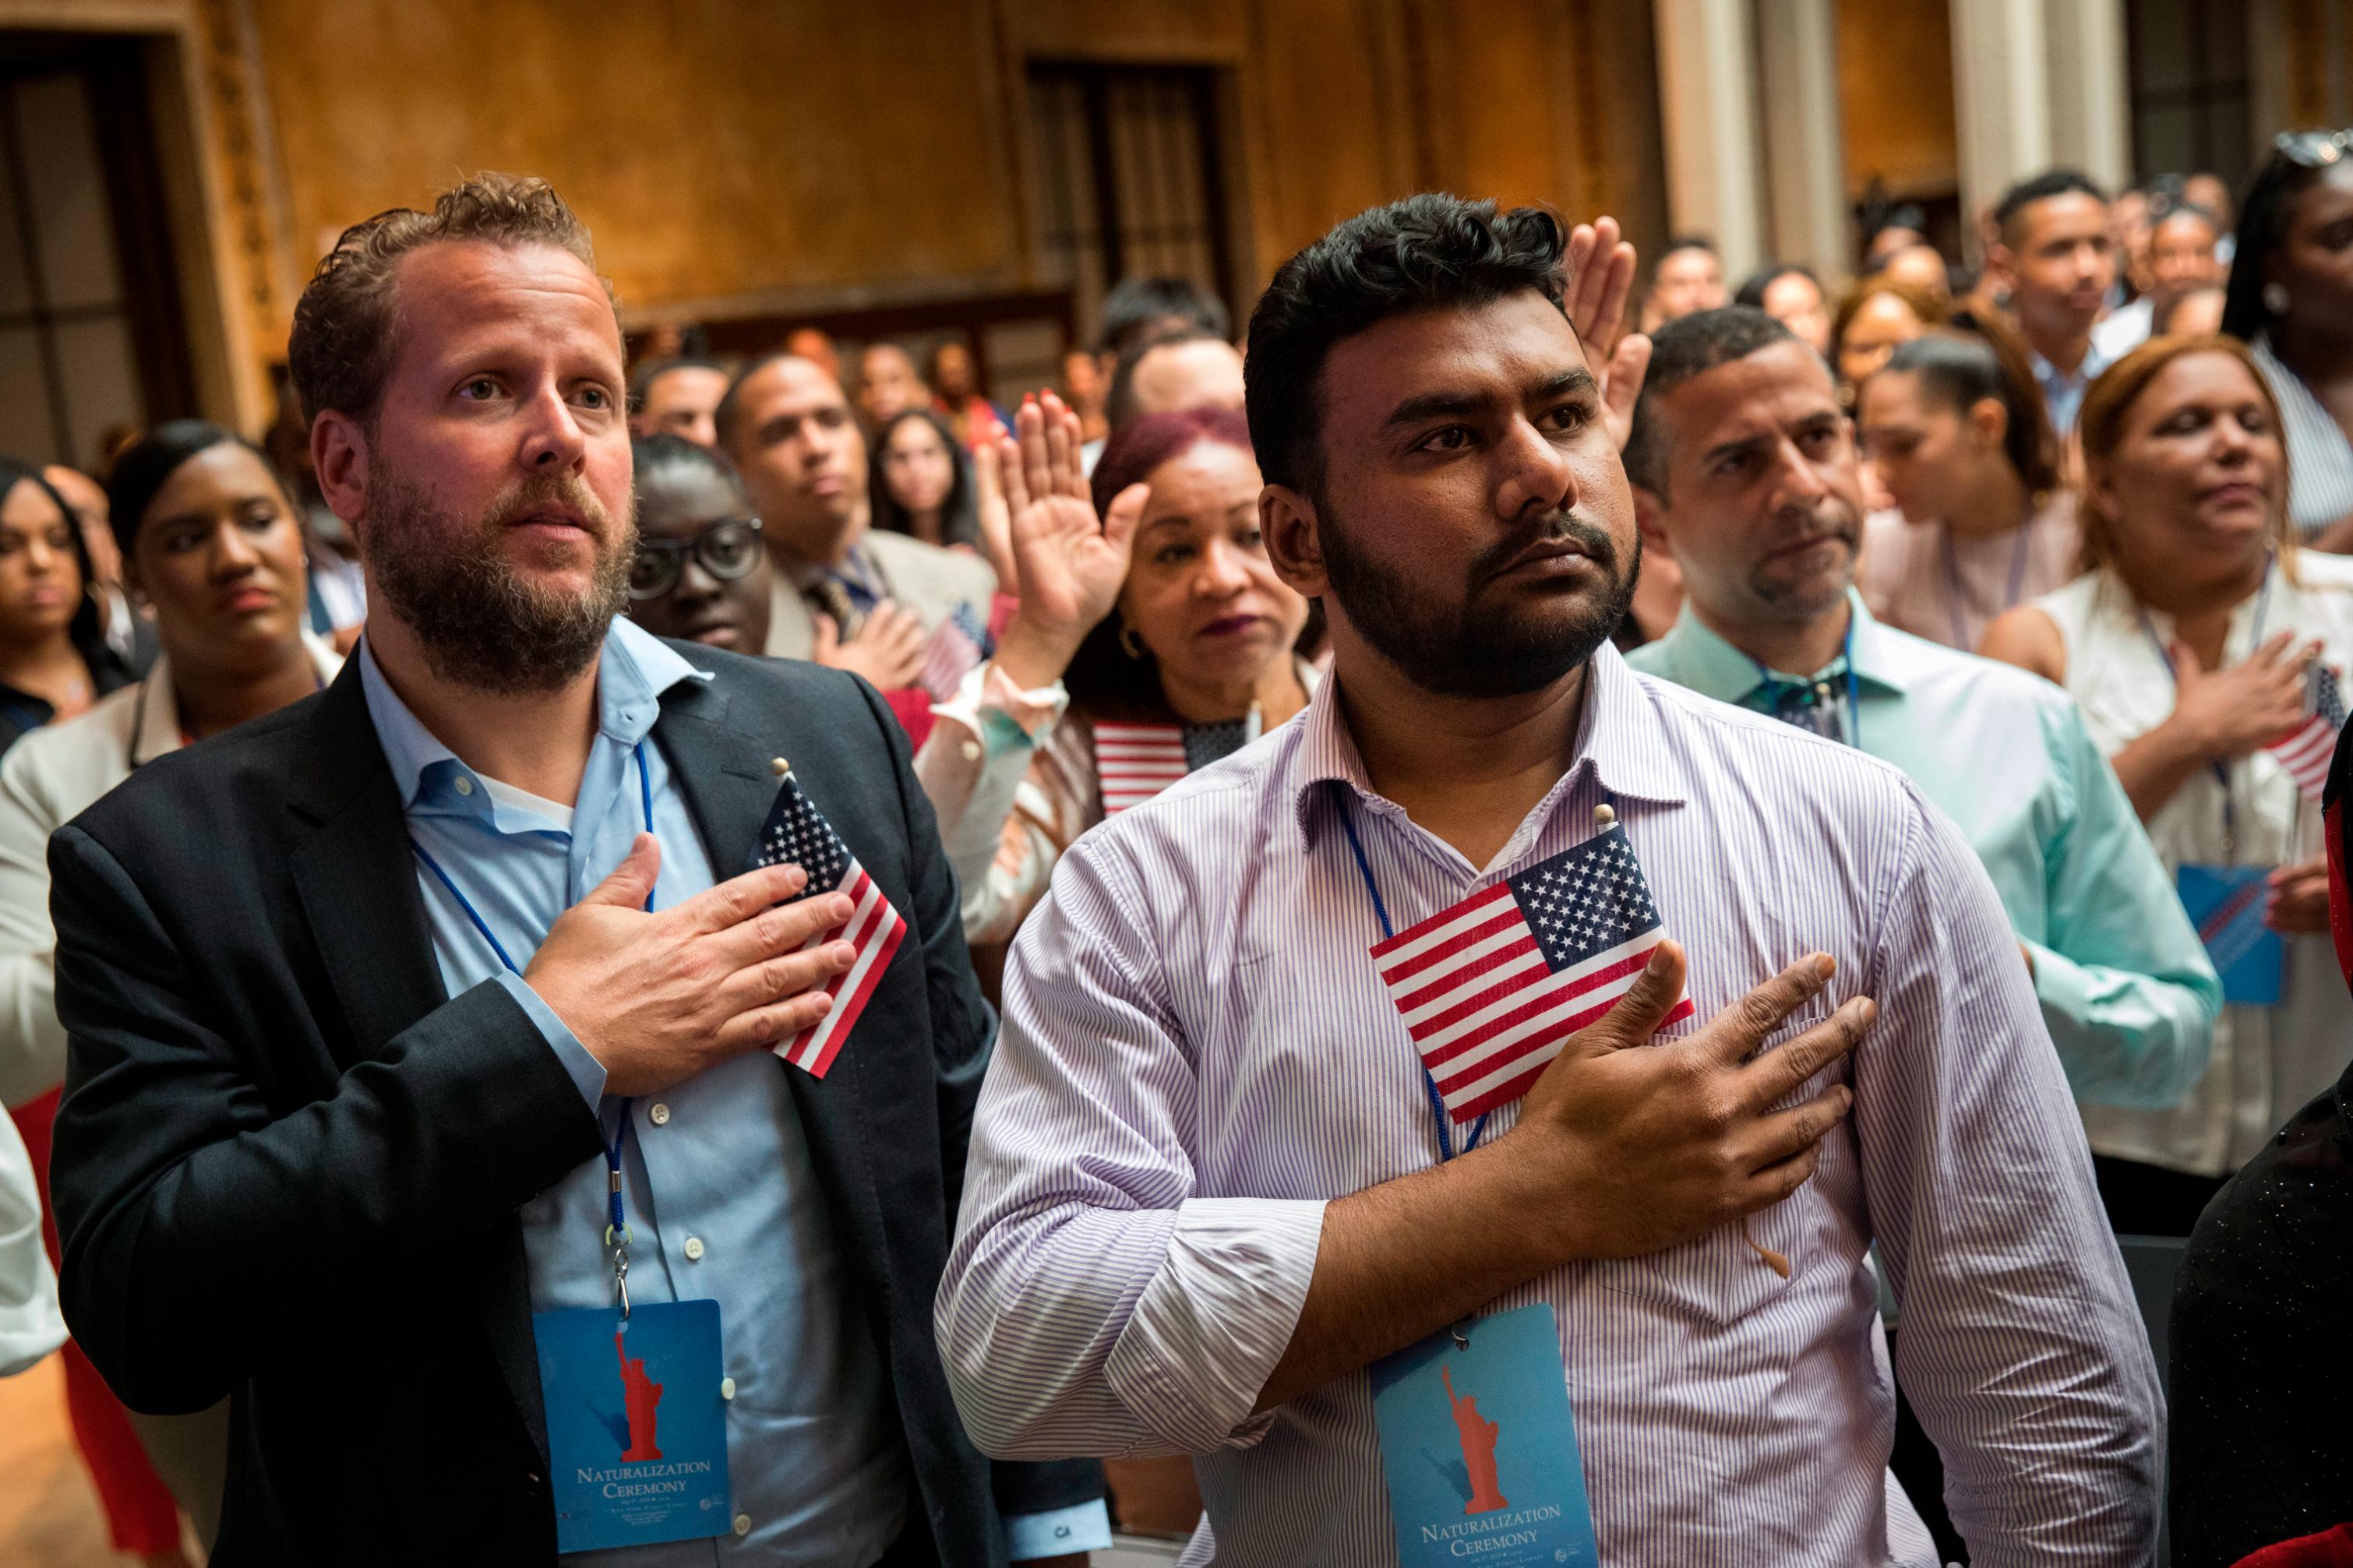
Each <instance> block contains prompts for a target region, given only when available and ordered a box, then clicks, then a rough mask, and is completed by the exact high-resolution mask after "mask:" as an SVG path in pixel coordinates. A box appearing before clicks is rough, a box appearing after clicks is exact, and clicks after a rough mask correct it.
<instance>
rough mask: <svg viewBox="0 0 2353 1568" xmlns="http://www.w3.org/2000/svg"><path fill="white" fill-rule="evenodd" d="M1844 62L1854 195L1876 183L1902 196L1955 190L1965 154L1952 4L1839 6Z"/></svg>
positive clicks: (1927, 0)
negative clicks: (1956, 96)
mask: <svg viewBox="0 0 2353 1568" xmlns="http://www.w3.org/2000/svg"><path fill="white" fill-rule="evenodd" d="M1838 55H1839V98H1840V100H1841V105H1842V120H1843V128H1844V132H1845V135H1844V142H1845V146H1846V186H1847V195H1849V196H1850V197H1853V196H1859V195H1862V192H1863V189H1864V188H1865V187H1866V186H1868V185H1869V184H1871V182H1872V180H1873V177H1874V176H1876V177H1878V178H1881V179H1883V180H1885V181H1886V182H1887V185H1888V188H1889V189H1890V190H1892V191H1894V192H1896V193H1898V194H1904V193H1909V192H1916V191H1949V190H1951V189H1953V188H1954V187H1955V186H1956V185H1957V184H1958V183H1959V180H1960V176H1961V153H1960V133H1959V131H1958V129H1957V122H1956V120H1955V114H1954V107H1953V22H1952V12H1951V8H1950V7H1949V5H1947V3H1946V0H1906V3H1905V4H1904V5H1887V4H1885V3H1884V0H1839V7H1838Z"/></svg>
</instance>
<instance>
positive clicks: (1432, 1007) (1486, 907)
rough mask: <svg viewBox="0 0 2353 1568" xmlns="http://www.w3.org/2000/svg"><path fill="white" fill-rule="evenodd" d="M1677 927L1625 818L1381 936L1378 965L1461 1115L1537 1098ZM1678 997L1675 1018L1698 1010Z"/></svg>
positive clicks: (1460, 1118) (1449, 1107)
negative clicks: (1665, 916)
mask: <svg viewBox="0 0 2353 1568" xmlns="http://www.w3.org/2000/svg"><path fill="white" fill-rule="evenodd" d="M1665 935H1666V932H1665V931H1664V930H1663V929H1662V927H1661V925H1660V921H1659V910H1658V906H1657V905H1655V904H1654V903H1652V902H1651V889H1650V886H1649V884H1648V883H1646V882H1645V881H1644V880H1643V879H1642V868H1641V863H1640V862H1638V861H1637V860H1636V859H1635V858H1634V846H1633V845H1632V844H1631V843H1630V842H1629V841H1628V839H1627V837H1626V829H1625V828H1624V826H1621V825H1618V824H1612V825H1611V826H1609V828H1607V829H1606V830H1604V831H1603V832H1600V833H1598V834H1596V835H1595V836H1594V837H1591V838H1588V839H1587V840H1586V841H1585V842H1584V843H1582V844H1579V845H1577V847H1574V848H1572V849H1566V850H1563V851H1562V852H1561V853H1560V854H1558V855H1556V856H1554V857H1553V858H1551V859H1549V860H1544V861H1540V862H1538V863H1537V864H1536V865H1535V866H1532V867H1530V868H1528V869H1526V870H1525V871H1523V872H1521V873H1520V874H1519V875H1518V876H1516V877H1512V878H1508V879H1505V880H1504V881H1501V882H1498V883H1496V884H1495V885H1494V886H1493V887H1491V888H1487V889H1482V890H1481V891H1479V892H1476V893H1473V894H1472V895H1471V896H1470V897H1469V898H1467V899H1465V900H1462V901H1461V903H1459V904H1456V905H1455V906H1454V907H1453V908H1451V909H1449V910H1440V912H1439V913H1437V914H1434V915H1432V916H1430V918H1429V919H1428V920H1426V921H1421V922H1420V923H1419V924H1418V925H1414V926H1410V927H1409V928H1407V929H1406V930H1404V931H1399V932H1398V933H1397V935H1395V936H1393V937H1390V938H1388V940H1387V941H1385V942H1380V943H1378V944H1377V945H1376V946H1375V947H1374V949H1373V963H1374V964H1375V966H1376V967H1377V968H1378V969H1379V971H1380V974H1381V979H1382V981H1383V983H1385V984H1387V985H1388V988H1389V994H1390V996H1391V997H1393V998H1394V999H1395V1000H1396V1002H1397V1005H1398V1012H1400V1013H1402V1014H1404V1015H1405V1022H1406V1029H1407V1032H1408V1033H1409V1034H1410V1035H1412V1037H1413V1043H1414V1048H1415V1049H1416V1050H1418V1051H1419V1052H1420V1053H1421V1061H1422V1065H1423V1066H1424V1067H1426V1068H1429V1069H1430V1079H1431V1080H1432V1081H1433V1082H1435V1083H1436V1084H1437V1085H1438V1092H1439V1096H1440V1099H1442V1100H1444V1101H1445V1102H1446V1112H1447V1115H1448V1116H1449V1117H1451V1119H1452V1120H1453V1121H1456V1122H1465V1121H1472V1119H1473V1118H1476V1117H1479V1116H1482V1115H1484V1114H1486V1113H1487V1112H1488V1111H1490V1110H1493V1109H1494V1108H1495V1107H1497V1106H1499V1105H1508V1104H1509V1103H1511V1102H1512V1101H1513V1100H1517V1099H1518V1098H1519V1097H1520V1096H1522V1095H1524V1094H1525V1093H1526V1092H1527V1091H1528V1089H1529V1088H1530V1086H1532V1085H1533V1084H1534V1083H1535V1080H1536V1078H1537V1075H1539V1074H1540V1073H1542V1072H1543V1071H1544V1069H1545V1064H1546V1063H1547V1062H1549V1061H1551V1060H1552V1059H1553V1058H1555V1057H1556V1056H1558V1055H1560V1051H1561V1047H1562V1046H1564V1045H1566V1044H1567V1041H1568V1037H1569V1036H1571V1035H1573V1034H1575V1033H1576V1032H1577V1030H1579V1029H1581V1028H1583V1027H1585V1026H1586V1025H1588V1024H1590V1023H1591V1022H1593V1020H1595V1019H1596V1018H1599V1016H1601V1015H1602V1014H1604V1013H1606V1012H1608V1011H1609V1005H1610V1004H1611V1003H1613V1002H1615V1001H1617V1000H1618V998H1619V997H1620V996H1621V995H1623V994H1625V993H1626V991H1627V989H1628V988H1629V987H1630V986H1631V985H1632V984H1634V979H1635V976H1637V975H1639V974H1640V973H1641V972H1642V966H1643V965H1644V964H1645V963H1648V962H1649V961H1650V955H1651V949H1652V948H1654V947H1656V946H1658V945H1659V942H1660V941H1661V940H1662V938H1663V937H1664V936H1665ZM1693 1012H1694V1009H1693V1007H1692V1002H1691V998H1690V997H1688V996H1685V997H1684V998H1683V999H1682V1000H1681V1001H1679V1002H1678V1003H1676V1004H1675V1009H1674V1011H1673V1012H1672V1013H1671V1014H1669V1015H1668V1016H1667V1019H1666V1021H1667V1022H1668V1023H1670V1024H1677V1023H1681V1022H1682V1021H1683V1020H1684V1019H1685V1018H1688V1017H1691V1016H1693Z"/></svg>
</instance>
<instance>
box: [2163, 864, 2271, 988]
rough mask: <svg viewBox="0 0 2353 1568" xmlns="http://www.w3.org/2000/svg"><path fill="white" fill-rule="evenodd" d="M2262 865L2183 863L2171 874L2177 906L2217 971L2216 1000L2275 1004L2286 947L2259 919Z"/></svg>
mask: <svg viewBox="0 0 2353 1568" xmlns="http://www.w3.org/2000/svg"><path fill="white" fill-rule="evenodd" d="M2270 875H2271V868H2270V867H2268V866H2184V867H2182V868H2181V870H2180V873H2179V876H2178V877H2177V878H2176V879H2175V880H2176V885H2177V886H2178V887H2179V889H2180V890H2181V907H2182V908H2183V909H2185V910H2189V923H2190V924H2192V925H2194V926H2196V927H2197V928H2198V935H2199V936H2200V939H2202V940H2203V941H2204V942H2205V943H2206V956H2207V957H2208V958H2209V959H2211V960H2212V961H2213V964H2214V973H2217V974H2219V975H2221V977H2222V1000H2223V1001H2225V1002H2249V1003H2253V1004H2254V1005H2257V1006H2260V1007H2275V1006H2277V1005H2279V999H2280V973H2281V971H2282V969H2283V968H2284V966H2285V964H2286V962H2287V949H2286V948H2285V946H2284V945H2283V944H2282V942H2280V933H2279V932H2277V931H2274V930H2272V929H2271V927H2269V926H2267V925H2265V924H2263V913H2264V911H2265V910H2268V909H2269V908H2270V907H2271V889H2270V886H2269V884H2268V883H2267V882H2266V880H2265V879H2267V878H2268V877H2269V876H2270Z"/></svg>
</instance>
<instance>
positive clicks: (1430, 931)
mask: <svg viewBox="0 0 2353 1568" xmlns="http://www.w3.org/2000/svg"><path fill="white" fill-rule="evenodd" d="M1498 899H1500V900H1504V902H1506V903H1511V902H1512V885H1511V884H1510V883H1509V882H1498V883H1496V884H1495V885H1494V886H1493V887H1492V888H1482V889H1480V890H1479V891H1478V892H1475V893H1473V894H1472V895H1471V896H1470V897H1469V898H1467V899H1465V900H1462V901H1461V903H1459V904H1457V905H1455V906H1454V907H1453V908H1452V909H1451V910H1440V911H1439V912H1438V913H1437V914H1434V915H1432V916H1430V918H1429V919H1428V920H1426V921H1417V922H1415V923H1414V924H1412V925H1409V926H1408V927H1406V928H1405V930H1403V931H1399V932H1398V933H1397V935H1395V936H1393V937H1390V938H1388V939H1387V940H1386V941H1383V942H1375V943H1374V944H1373V957H1374V958H1375V959H1376V960H1377V961H1378V963H1379V967H1380V970H1381V973H1382V975H1383V976H1384V977H1386V976H1388V975H1389V974H1391V973H1395V972H1396V969H1397V966H1398V964H1399V963H1404V962H1405V961H1406V960H1407V959H1409V957H1411V956H1412V953H1411V952H1409V951H1408V950H1409V949H1414V950H1418V949H1419V947H1420V945H1421V944H1423V943H1425V942H1440V941H1442V940H1443V939H1444V937H1445V934H1446V933H1447V932H1449V931H1454V930H1456V929H1458V928H1460V927H1461V926H1462V925H1464V924H1466V923H1471V922H1473V921H1478V920H1482V919H1484V918H1485V916H1484V915H1483V914H1482V912H1481V911H1482V910H1485V909H1486V908H1487V906H1488V905H1490V904H1493V902H1495V901H1496V900H1498ZM1513 908H1514V910H1516V909H1517V908H1518V906H1517V905H1516V904H1514V905H1513Z"/></svg>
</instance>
